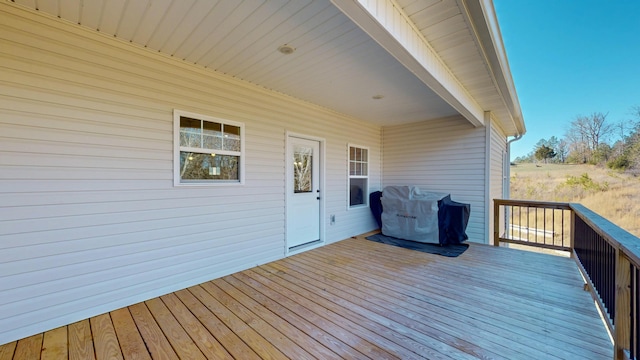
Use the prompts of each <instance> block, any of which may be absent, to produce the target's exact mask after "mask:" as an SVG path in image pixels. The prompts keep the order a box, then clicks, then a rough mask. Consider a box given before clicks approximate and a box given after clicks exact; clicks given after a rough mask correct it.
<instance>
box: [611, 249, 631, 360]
mask: <svg viewBox="0 0 640 360" xmlns="http://www.w3.org/2000/svg"><path fill="white" fill-rule="evenodd" d="M630 287H631V264H630V262H629V259H627V257H626V256H625V254H624V253H623V252H622V251H620V249H617V250H616V294H615V296H616V300H615V303H616V305H615V309H616V312H615V319H614V324H615V325H614V329H615V330H614V334H613V339H614V353H613V358H614V360H623V359H627V356H626V355H625V350H628V349H629V344H630V340H631V290H630Z"/></svg>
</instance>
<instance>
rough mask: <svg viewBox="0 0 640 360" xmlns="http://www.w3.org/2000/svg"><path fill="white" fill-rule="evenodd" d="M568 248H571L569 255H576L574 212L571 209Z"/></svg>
mask: <svg viewBox="0 0 640 360" xmlns="http://www.w3.org/2000/svg"><path fill="white" fill-rule="evenodd" d="M569 231H570V232H571V233H570V234H569V248H570V249H571V253H570V255H571V257H572V258H575V257H576V212H575V210H573V209H571V224H569Z"/></svg>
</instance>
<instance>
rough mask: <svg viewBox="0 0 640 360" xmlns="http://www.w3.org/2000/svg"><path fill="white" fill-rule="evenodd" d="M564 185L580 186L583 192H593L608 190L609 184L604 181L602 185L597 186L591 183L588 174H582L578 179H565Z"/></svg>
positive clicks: (594, 182)
mask: <svg viewBox="0 0 640 360" xmlns="http://www.w3.org/2000/svg"><path fill="white" fill-rule="evenodd" d="M565 184H566V185H568V186H574V187H575V186H580V187H582V188H583V189H585V190H594V191H606V190H607V189H608V188H609V183H607V182H606V181H605V182H603V183H602V184H599V183H598V182H596V181H593V179H591V178H590V177H589V174H587V173H584V174H582V175H581V176H580V177H577V176H569V177H567V181H565Z"/></svg>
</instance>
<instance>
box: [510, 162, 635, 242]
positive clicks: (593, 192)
mask: <svg viewBox="0 0 640 360" xmlns="http://www.w3.org/2000/svg"><path fill="white" fill-rule="evenodd" d="M511 198H512V199H517V200H542V201H559V202H579V203H582V204H583V205H585V206H586V207H588V208H590V209H591V210H593V211H595V212H597V213H598V214H600V215H602V216H604V217H606V218H607V219H609V220H610V221H612V222H613V223H615V224H617V225H618V226H620V227H622V228H623V229H625V230H627V231H629V232H630V233H632V234H634V235H636V236H638V237H640V177H638V176H633V175H630V174H625V173H620V172H617V171H612V170H609V169H606V168H601V167H596V166H593V165H564V164H538V165H536V164H517V165H513V166H511Z"/></svg>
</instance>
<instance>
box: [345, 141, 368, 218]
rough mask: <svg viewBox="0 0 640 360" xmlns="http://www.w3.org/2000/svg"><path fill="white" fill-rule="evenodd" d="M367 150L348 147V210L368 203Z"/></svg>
mask: <svg viewBox="0 0 640 360" xmlns="http://www.w3.org/2000/svg"><path fill="white" fill-rule="evenodd" d="M368 194H369V149H368V148H365V147H361V146H356V145H349V208H354V207H361V206H367V205H368V202H369V195H368Z"/></svg>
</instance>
